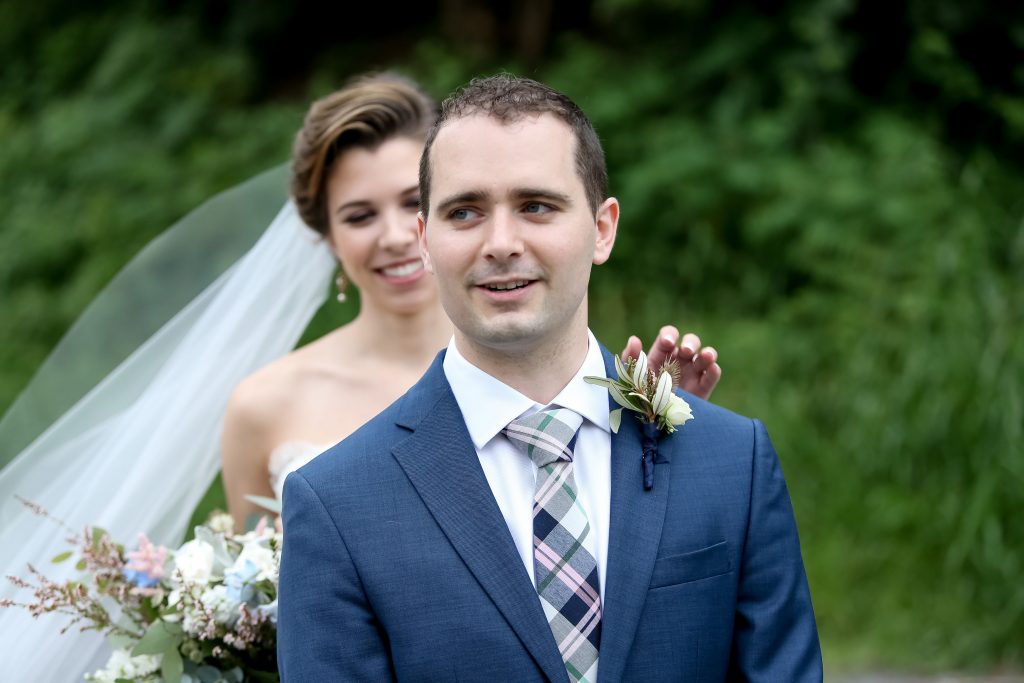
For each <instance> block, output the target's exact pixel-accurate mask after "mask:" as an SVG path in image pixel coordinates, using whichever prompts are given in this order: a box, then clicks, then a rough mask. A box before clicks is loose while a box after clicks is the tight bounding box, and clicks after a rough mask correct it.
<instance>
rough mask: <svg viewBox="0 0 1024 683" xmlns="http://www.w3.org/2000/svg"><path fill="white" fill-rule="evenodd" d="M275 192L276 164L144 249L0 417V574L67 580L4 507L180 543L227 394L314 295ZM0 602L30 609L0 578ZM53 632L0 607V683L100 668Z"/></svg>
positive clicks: (83, 647) (35, 522)
mask: <svg viewBox="0 0 1024 683" xmlns="http://www.w3.org/2000/svg"><path fill="white" fill-rule="evenodd" d="M285 187H286V169H285V168H284V167H279V168H277V169H274V170H272V171H268V172H267V173H264V174H262V175H260V176H257V177H255V178H253V179H252V180H250V181H248V182H246V183H243V184H242V185H240V186H238V187H235V188H233V189H231V190H228V191H227V192H224V193H222V194H221V195H218V196H217V197H214V198H213V199H211V200H210V201H208V202H207V203H205V204H203V205H202V206H201V207H199V208H198V209H196V210H195V211H193V212H192V213H191V214H189V215H188V216H186V217H185V218H184V219H182V220H181V221H179V222H178V223H177V224H175V225H174V226H172V227H171V228H169V229H168V230H167V231H165V232H164V233H163V234H162V235H160V236H159V237H158V238H156V239H155V240H153V241H152V242H151V243H150V244H149V245H148V246H147V247H146V248H145V249H144V250H143V251H142V252H140V253H139V254H138V255H137V256H136V257H135V258H134V259H133V260H132V262H131V263H129V264H128V265H127V266H125V268H124V269H123V270H122V271H121V272H120V273H119V274H118V275H117V277H115V279H114V280H112V281H111V283H110V284H109V285H108V286H107V287H106V289H104V290H103V292H101V293H100V295H99V296H98V297H97V298H96V300H95V301H94V302H93V303H92V304H91V305H90V307H89V308H88V309H87V310H86V311H85V313H83V315H82V316H81V318H80V319H79V320H78V321H77V322H76V323H75V325H74V326H73V327H72V328H71V329H70V331H69V332H68V333H67V334H66V335H65V337H64V339H62V340H61V342H60V343H59V344H58V346H57V347H56V348H55V349H54V351H53V352H52V354H51V355H50V357H49V358H48V359H47V360H46V362H45V363H44V364H43V366H42V367H41V368H40V370H39V371H38V372H37V374H36V376H35V377H34V378H33V380H32V381H31V383H30V384H29V385H28V387H27V388H26V389H25V391H24V392H23V393H22V394H21V395H20V396H19V397H18V399H17V400H16V401H15V403H14V404H13V405H12V406H11V408H10V409H9V411H8V412H7V413H6V414H5V415H4V417H3V419H2V420H0V465H2V466H3V469H2V470H0V548H2V551H0V557H2V558H3V559H2V560H0V569H2V574H3V575H5V576H6V575H16V576H23V577H24V576H26V574H27V570H26V568H27V565H28V564H29V563H31V564H33V565H34V566H36V567H37V568H38V569H40V570H41V571H42V572H43V573H44V574H46V575H47V576H49V577H51V578H54V579H62V578H66V577H67V576H68V575H69V573H70V572H73V571H74V569H73V567H70V566H65V565H63V564H62V565H53V564H51V563H50V561H49V560H50V558H52V557H54V556H55V555H57V554H58V553H59V552H61V551H62V550H65V549H67V547H68V546H67V543H66V537H67V536H68V533H67V531H66V530H64V529H62V528H61V527H59V526H58V525H56V524H54V523H52V522H51V521H49V520H46V519H42V518H40V517H38V516H37V515H35V514H33V513H32V512H31V511H29V510H28V509H27V508H25V507H24V506H23V505H22V504H21V503H19V502H18V500H17V499H16V496H18V497H21V498H25V499H28V500H30V501H32V502H34V503H38V504H39V505H41V506H42V507H43V508H44V509H45V510H47V511H48V512H49V514H50V515H52V516H53V517H56V518H58V519H60V520H62V521H63V522H65V523H66V524H67V525H68V526H69V527H70V528H71V529H74V530H80V529H81V528H83V527H84V526H86V525H96V526H100V527H102V528H104V529H106V530H108V531H109V532H110V533H111V534H112V535H113V537H114V538H116V539H118V540H119V541H121V542H125V543H132V542H134V540H135V538H136V536H137V534H138V533H139V532H145V533H146V534H147V535H148V536H149V537H150V539H152V540H153V542H154V543H161V544H165V545H168V546H172V547H173V546H174V545H175V544H177V543H179V542H180V541H181V540H182V537H183V535H184V533H185V531H186V528H185V527H186V525H187V524H188V521H189V519H190V517H191V514H192V511H193V509H194V508H195V507H196V505H197V503H198V502H199V500H200V499H201V497H202V496H203V494H204V492H205V491H206V490H207V488H208V487H209V485H210V483H211V482H212V481H213V479H214V477H215V476H216V473H217V471H218V469H219V466H220V460H219V457H218V444H219V438H220V430H221V424H222V419H223V415H224V410H225V407H226V404H227V399H228V396H229V394H230V393H231V390H232V389H233V388H234V386H235V385H236V384H237V383H238V382H239V381H240V380H241V379H242V378H243V377H245V376H246V375H248V374H249V373H251V372H253V371H254V370H255V369H257V368H259V367H260V366H262V365H265V364H266V363H268V362H269V361H271V360H273V359H274V358H276V357H279V356H281V355H283V354H284V353H286V352H288V351H289V350H290V349H292V348H293V347H294V345H295V344H296V343H297V342H298V340H299V337H300V335H301V334H302V331H303V330H304V329H305V327H306V326H307V324H308V323H309V320H310V319H311V318H312V316H313V314H314V313H315V312H316V310H317V309H318V308H319V307H320V305H321V304H322V303H323V302H324V300H325V299H326V297H327V294H328V283H329V280H330V276H331V274H332V272H333V269H334V266H335V262H334V258H333V256H332V254H331V252H330V250H329V249H328V247H327V245H326V244H325V243H324V242H323V240H322V239H321V238H320V237H319V236H318V235H317V234H316V233H315V232H314V231H312V230H310V229H309V228H307V227H305V226H304V225H303V223H302V221H301V220H300V219H299V217H298V215H297V213H296V211H295V209H294V207H293V206H292V204H291V203H290V202H287V201H286V194H285ZM282 204H283V208H282ZM275 214H276V215H275ZM268 225H269V227H268ZM68 564H70V563H68ZM0 598H10V599H15V600H17V601H20V602H24V601H27V600H31V599H32V596H31V595H30V594H29V592H28V591H24V590H21V591H18V590H16V589H15V588H14V587H13V586H12V585H10V584H9V583H8V582H6V581H3V584H2V587H0ZM65 623H66V618H64V617H61V616H59V615H44V616H42V617H40V618H39V619H37V620H33V619H32V618H31V617H29V616H28V614H27V613H26V612H25V611H24V610H20V609H0V643H3V647H2V651H3V652H4V653H5V654H4V655H3V657H2V658H3V659H4V660H5V661H3V662H2V663H0V669H2V670H3V671H4V678H5V679H6V680H12V681H29V680H31V681H41V682H44V683H45V682H48V681H55V682H56V681H72V680H81V675H82V672H83V670H89V669H87V668H86V667H91V668H93V669H94V668H97V667H98V666H101V665H102V663H103V661H104V659H105V652H104V644H103V639H102V638H101V637H99V636H97V634H95V633H85V634H83V633H79V632H78V631H77V630H76V628H75V627H73V628H72V630H71V631H69V632H68V633H67V634H66V635H63V636H62V635H60V633H59V632H60V629H61V628H62V627H63V626H64V624H65Z"/></svg>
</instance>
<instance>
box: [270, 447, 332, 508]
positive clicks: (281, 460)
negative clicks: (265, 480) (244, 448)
mask: <svg viewBox="0 0 1024 683" xmlns="http://www.w3.org/2000/svg"><path fill="white" fill-rule="evenodd" d="M330 447H331V444H316V443H310V442H308V441H285V442H284V443H281V444H278V446H277V447H276V448H275V449H274V450H273V451H271V453H270V461H269V462H268V463H267V469H268V470H269V474H270V486H271V488H273V489H274V496H275V497H276V498H277V499H278V500H281V493H282V491H283V490H284V480H285V477H287V476H288V475H289V474H290V473H291V472H294V471H295V470H297V469H299V468H300V467H302V466H303V465H305V464H306V463H307V462H309V461H310V460H312V459H313V458H315V457H316V456H318V455H320V454H321V453H323V452H324V451H326V450H327V449H328V448H330Z"/></svg>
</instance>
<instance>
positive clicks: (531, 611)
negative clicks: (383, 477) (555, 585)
mask: <svg viewBox="0 0 1024 683" xmlns="http://www.w3.org/2000/svg"><path fill="white" fill-rule="evenodd" d="M443 355H444V354H443V353H442V354H441V355H439V356H438V359H437V360H436V361H435V362H434V364H433V365H432V366H431V368H430V370H428V371H427V374H426V375H424V377H423V379H422V380H420V382H419V383H418V384H417V385H416V387H414V388H413V389H412V390H410V392H409V393H408V394H407V395H406V397H405V399H404V401H405V407H406V410H405V411H404V412H403V414H402V417H401V418H400V420H399V424H401V425H402V426H405V427H408V428H411V429H413V430H414V431H413V433H412V434H411V435H410V436H409V438H408V439H406V440H404V441H402V442H400V443H399V444H398V445H397V446H395V447H394V448H393V449H392V453H393V455H394V457H395V458H396V459H397V460H398V463H399V465H400V466H401V467H402V469H403V470H404V471H405V473H406V476H408V477H409V481H410V482H411V483H412V485H413V486H414V487H415V488H416V490H417V492H418V493H419V495H420V497H421V498H422V500H423V502H424V504H425V505H426V506H427V509H429V510H430V513H431V515H433V517H434V519H435V520H436V522H437V524H438V525H439V526H440V527H441V529H442V531H443V532H444V534H445V536H447V538H448V540H449V542H451V544H452V546H453V547H454V548H455V551H456V552H457V553H458V554H459V556H460V557H461V558H462V561H463V562H465V564H466V566H467V567H468V568H469V570H470V571H471V572H472V573H473V575H474V576H475V577H476V580H477V581H478V582H479V583H480V586H481V587H482V588H483V590H484V591H485V592H486V593H487V594H488V595H489V596H490V598H491V600H492V601H493V602H494V604H495V605H496V606H497V607H498V609H499V610H500V611H501V613H502V614H503V615H504V616H505V619H506V620H507V621H508V623H509V625H510V626H511V627H512V629H513V630H514V631H515V633H516V635H517V636H518V637H519V639H520V640H521V641H522V643H523V644H524V645H525V646H526V649H527V650H528V651H529V652H530V654H531V655H532V656H533V658H534V659H535V660H536V662H537V664H538V665H539V666H540V667H541V669H543V670H544V672H545V674H547V676H548V678H549V679H551V680H559V681H560V680H564V679H565V675H566V674H565V665H564V664H563V662H562V658H561V656H560V655H559V653H558V648H557V646H556V645H555V641H554V639H553V638H552V637H551V629H550V627H549V626H548V623H547V620H546V619H545V617H544V612H543V609H542V608H541V605H540V600H539V598H538V597H537V591H536V589H535V588H534V587H533V585H532V584H531V582H530V577H529V574H527V573H526V568H525V567H523V563H522V560H521V559H520V556H519V552H518V551H517V550H516V546H515V543H514V542H513V540H512V536H511V534H510V533H509V531H508V526H507V525H506V524H505V518H504V517H502V515H501V510H500V509H499V508H498V504H497V502H495V500H494V496H493V495H492V494H491V489H490V486H489V485H488V483H487V478H486V477H485V476H484V472H483V469H482V468H481V467H480V461H479V458H478V457H477V454H476V450H475V449H474V447H473V443H472V441H471V440H470V438H469V433H468V432H467V431H466V425H465V422H464V420H463V419H462V413H461V412H460V410H459V406H458V403H457V402H456V400H455V396H454V394H452V391H451V387H450V386H449V385H448V381H447V379H446V378H445V376H444V370H443V367H442V365H441V360H442V358H443Z"/></svg>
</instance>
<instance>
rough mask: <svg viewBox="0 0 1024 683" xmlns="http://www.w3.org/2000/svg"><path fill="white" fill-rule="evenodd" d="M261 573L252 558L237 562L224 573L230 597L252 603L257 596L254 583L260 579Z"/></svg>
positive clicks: (240, 601)
mask: <svg viewBox="0 0 1024 683" xmlns="http://www.w3.org/2000/svg"><path fill="white" fill-rule="evenodd" d="M240 559H241V558H240ZM259 575H260V569H259V567H257V566H256V563H255V562H253V561H252V560H250V559H244V560H242V561H241V562H236V563H235V565H234V566H232V567H231V569H229V570H228V571H226V572H225V573H224V586H225V587H226V588H227V595H228V597H229V598H231V599H232V600H234V601H235V602H238V603H242V602H244V603H246V604H248V603H251V602H252V601H253V600H254V598H255V597H256V588H255V586H254V584H255V583H256V582H257V581H258V580H259Z"/></svg>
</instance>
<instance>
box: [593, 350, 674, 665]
mask: <svg viewBox="0 0 1024 683" xmlns="http://www.w3.org/2000/svg"><path fill="white" fill-rule="evenodd" d="M604 354H605V369H606V371H607V373H608V375H609V376H610V377H614V376H615V369H614V364H613V361H612V357H611V356H610V354H609V353H608V351H607V350H604ZM611 407H612V408H617V407H618V406H617V405H615V404H611ZM642 452H643V451H642V448H641V441H640V422H639V421H638V420H636V419H635V418H634V417H633V416H631V415H629V414H628V413H627V414H624V415H623V416H622V425H621V426H620V428H619V432H618V433H617V434H612V453H611V463H612V464H611V475H612V477H611V478H612V486H611V519H610V527H611V528H610V529H609V533H608V566H607V571H606V581H605V583H606V584H607V585H606V586H605V589H604V590H603V591H602V593H603V599H604V604H603V612H602V617H601V664H600V666H599V667H598V671H599V673H598V678H599V680H601V681H618V680H620V679H621V678H622V671H623V669H624V667H625V664H626V660H627V659H628V657H629V651H630V649H631V647H632V644H633V638H634V636H635V634H636V629H637V625H638V624H639V622H640V614H641V612H642V611H643V608H644V604H645V603H646V600H647V590H648V588H649V587H650V582H651V573H652V572H653V570H654V561H655V559H656V557H657V554H658V546H659V545H660V542H661V530H662V526H663V525H664V522H665V506H666V503H667V502H668V493H669V462H668V461H667V458H664V457H659V459H658V461H657V464H656V465H655V467H654V488H653V489H651V490H650V491H645V490H644V487H643V477H642V473H641V468H640V456H641V454H642Z"/></svg>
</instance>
